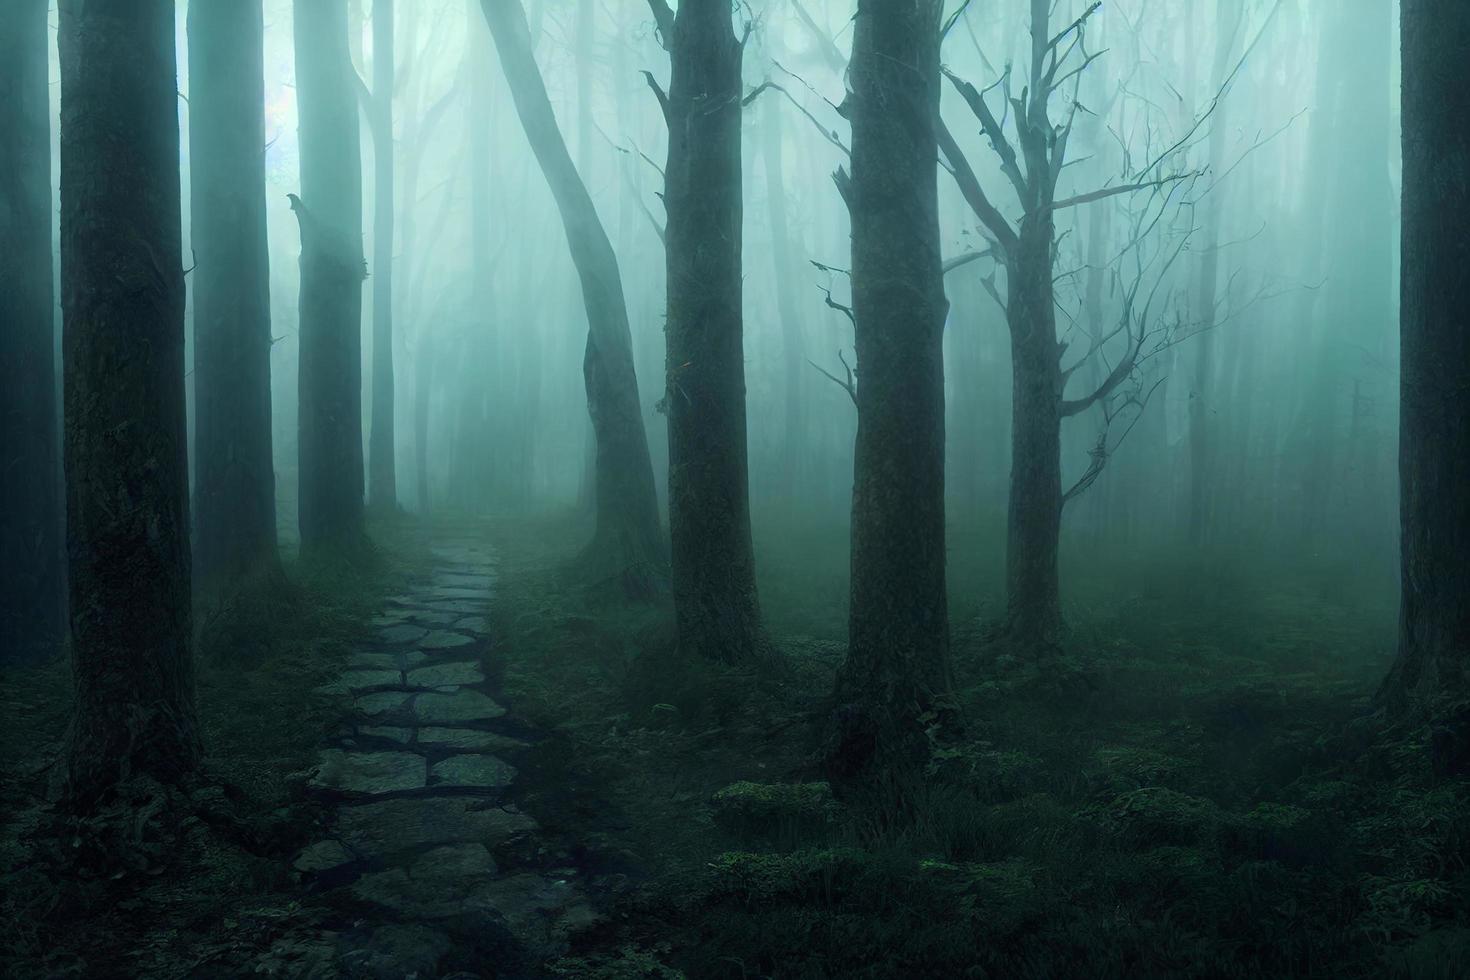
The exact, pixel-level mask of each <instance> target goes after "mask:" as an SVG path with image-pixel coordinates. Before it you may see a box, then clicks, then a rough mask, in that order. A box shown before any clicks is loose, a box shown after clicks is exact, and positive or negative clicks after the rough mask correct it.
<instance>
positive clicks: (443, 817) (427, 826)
mask: <svg viewBox="0 0 1470 980" xmlns="http://www.w3.org/2000/svg"><path fill="white" fill-rule="evenodd" d="M535 827H536V821H534V820H532V819H531V818H530V817H528V816H526V815H525V814H524V813H522V812H520V811H519V810H517V809H515V808H514V807H497V806H486V805H485V801H484V800H483V799H474V798H471V797H465V796H429V797H415V798H405V799H396V800H381V801H379V802H375V803H361V804H358V805H355V806H342V807H338V808H337V834H338V836H340V837H341V839H342V840H343V841H344V842H346V843H347V844H348V845H349V846H351V847H352V848H353V849H355V850H356V851H358V852H359V853H362V854H364V855H368V856H372V857H383V856H385V855H390V854H395V853H398V852H400V851H411V850H416V849H418V848H421V847H428V846H430V845H436V844H466V843H480V844H485V845H487V846H490V847H495V846H497V845H499V844H501V843H503V842H504V841H506V840H507V839H509V838H511V837H514V836H515V835H516V834H521V833H525V832H527V831H530V830H534V829H535Z"/></svg>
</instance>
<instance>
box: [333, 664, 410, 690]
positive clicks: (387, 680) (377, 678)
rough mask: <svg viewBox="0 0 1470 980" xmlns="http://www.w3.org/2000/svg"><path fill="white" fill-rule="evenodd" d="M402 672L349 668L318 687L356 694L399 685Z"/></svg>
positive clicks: (401, 680)
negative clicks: (331, 680) (334, 678)
mask: <svg viewBox="0 0 1470 980" xmlns="http://www.w3.org/2000/svg"><path fill="white" fill-rule="evenodd" d="M401 686H403V674H401V673H399V672H398V671H397V670H396V669H395V670H349V671H347V672H346V673H344V674H343V675H342V676H341V677H339V678H337V679H336V680H335V681H333V682H332V683H330V684H325V685H323V686H322V687H320V688H318V689H317V690H319V691H325V692H327V693H332V694H349V693H350V694H358V693H360V692H363V691H371V690H373V689H375V688H384V687H401Z"/></svg>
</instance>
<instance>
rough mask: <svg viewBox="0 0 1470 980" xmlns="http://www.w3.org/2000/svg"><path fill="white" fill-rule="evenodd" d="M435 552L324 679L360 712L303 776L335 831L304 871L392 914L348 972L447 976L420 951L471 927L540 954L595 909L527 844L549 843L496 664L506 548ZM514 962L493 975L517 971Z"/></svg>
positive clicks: (451, 547)
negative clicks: (524, 777)
mask: <svg viewBox="0 0 1470 980" xmlns="http://www.w3.org/2000/svg"><path fill="white" fill-rule="evenodd" d="M433 558H434V561H433V569H432V572H431V573H430V574H429V575H428V577H427V578H426V579H425V580H423V581H421V582H419V583H417V584H415V585H414V586H413V587H412V588H410V589H409V590H408V591H407V592H406V593H404V594H402V595H397V596H393V597H391V598H390V599H389V600H388V601H387V605H386V606H385V607H384V608H383V609H382V611H381V613H380V614H379V615H378V616H377V617H376V618H375V619H374V620H373V622H372V630H373V639H372V640H371V642H369V643H367V644H365V645H363V646H362V647H361V648H360V650H359V651H358V652H357V653H355V654H353V656H352V658H351V659H350V661H349V663H348V665H347V668H346V669H345V670H344V671H343V673H342V675H341V676H340V677H339V678H337V679H336V680H335V681H334V682H333V683H332V684H330V685H328V686H327V688H326V690H328V691H330V692H332V693H339V694H347V695H349V696H350V697H351V699H352V712H351V716H350V717H348V718H345V719H344V721H343V726H342V729H341V731H340V733H339V735H338V737H337V738H335V739H334V740H333V742H332V744H329V745H326V746H324V747H323V748H322V750H321V753H320V757H319V759H318V764H317V767H316V770H315V772H314V773H313V775H312V776H311V779H310V782H309V783H308V787H307V788H308V792H310V793H311V794H313V795H314V796H316V797H317V798H319V799H320V800H321V801H322V802H323V804H324V805H325V807H326V810H327V820H326V822H325V827H326V832H325V834H324V835H323V836H322V839H321V840H319V841H317V842H316V843H313V844H312V845H311V846H309V847H307V848H305V849H304V850H303V851H301V852H300V854H298V855H297V856H296V858H295V861H294V868H295V870H296V872H297V873H298V874H300V875H301V877H302V879H303V882H304V883H305V884H306V886H307V887H309V888H313V889H316V890H318V891H323V892H327V893H329V894H330V895H334V896H341V897H344V898H346V899H347V900H348V902H349V904H351V905H353V906H359V905H360V906H362V907H364V909H365V910H366V911H367V914H368V915H369V916H372V917H373V918H377V919H380V920H381V921H382V923H384V926H383V935H382V936H377V937H374V936H373V935H366V936H362V935H359V936H357V937H355V938H354V940H353V942H352V943H349V944H348V945H351V946H354V947H355V948H353V949H351V950H344V956H345V957H347V958H348V959H349V960H351V959H352V958H353V957H356V961H354V962H348V963H346V964H344V965H345V966H347V967H349V968H350V969H349V971H348V972H349V973H351V974H353V975H359V976H383V977H390V976H404V975H409V974H411V973H416V975H417V976H420V977H429V976H436V975H439V974H438V972H437V970H436V968H435V967H434V966H433V965H431V964H430V963H428V962H426V961H425V957H426V956H432V958H433V959H435V960H437V959H438V958H439V954H440V953H442V952H444V951H447V950H451V949H454V948H455V947H456V946H461V947H462V946H463V942H464V938H465V937H466V936H470V937H472V939H473V943H472V945H473V947H474V948H475V949H478V950H481V951H484V950H490V949H495V950H500V951H501V952H503V953H504V955H505V956H508V957H511V958H518V959H522V960H523V961H524V962H526V963H527V964H530V963H534V962H539V961H541V960H544V959H545V958H547V957H550V956H554V955H557V954H558V953H560V952H562V951H563V950H564V948H565V939H566V936H567V934H568V933H569V932H570V931H572V930H574V929H576V928H578V927H580V926H584V925H586V924H589V923H590V922H591V921H593V920H594V919H595V913H594V912H593V911H592V908H591V906H590V904H589V903H588V901H587V897H586V890H585V888H584V886H583V884H582V882H581V881H580V880H579V877H578V874H577V872H576V870H575V869H571V868H545V867H538V866H536V863H535V861H534V858H526V857H524V855H535V854H537V853H540V852H544V851H547V850H552V851H554V850H555V849H554V848H540V847H538V846H537V843H538V842H537V840H536V838H537V834H538V830H539V828H538V825H537V823H536V821H535V820H534V819H532V818H531V817H530V816H529V815H527V814H526V813H523V812H522V811H521V810H519V809H518V808H517V807H516V806H515V805H514V804H513V803H511V802H510V798H511V797H512V795H513V791H514V788H515V785H516V778H517V770H516V766H515V764H514V760H515V758H516V757H517V755H518V754H519V753H521V752H524V751H525V750H526V749H527V748H528V747H529V745H528V742H527V741H526V738H527V737H529V736H528V735H527V733H526V732H525V731H522V730H518V729H517V727H516V726H515V725H514V724H513V723H512V721H511V719H510V718H509V717H508V714H507V711H506V709H505V707H503V706H502V705H501V704H500V703H499V702H498V701H497V700H496V699H495V697H494V695H493V691H492V690H491V688H490V684H491V682H490V680H489V679H488V677H487V672H486V664H487V658H488V653H489V648H490V638H489V636H488V635H487V630H488V627H487V623H486V614H487V611H488V608H487V607H488V605H489V602H490V598H491V595H492V593H493V590H494V587H495V580H496V559H495V557H494V555H493V554H492V553H490V552H488V551H485V550H481V549H480V548H478V547H476V546H475V545H472V544H466V543H453V544H440V545H438V546H436V547H435V548H434V549H433ZM518 855H519V856H520V857H518ZM374 911H376V912H377V913H378V914H377V915H376V916H374V915H373V913H374ZM405 929H407V930H409V933H410V934H409V935H408V936H405V935H404V930H405ZM359 932H361V930H359ZM369 932H371V930H369ZM390 932H391V933H392V935H389V933H390ZM460 959H461V960H462V959H463V957H460ZM506 965H507V962H506V961H504V960H502V962H500V963H497V964H495V965H494V968H490V967H488V966H487V968H486V969H485V971H484V972H483V975H484V976H501V975H507V971H506ZM457 969H459V970H464V969H465V967H464V966H463V965H459V966H458V967H457ZM511 972H512V973H513V972H514V971H511ZM455 975H456V976H460V975H462V974H459V973H456V974H455ZM463 975H467V976H475V975H476V973H475V972H473V971H470V972H468V973H466V974H463Z"/></svg>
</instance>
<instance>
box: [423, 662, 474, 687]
mask: <svg viewBox="0 0 1470 980" xmlns="http://www.w3.org/2000/svg"><path fill="white" fill-rule="evenodd" d="M484 680H485V675H484V674H483V673H481V672H480V668H479V665H477V664H474V663H471V662H470V661H458V662H455V663H448V664H435V665H434V666H432V667H420V668H418V669H417V670H411V671H409V673H408V684H409V686H410V687H458V686H459V685H461V684H480V683H482V682H484Z"/></svg>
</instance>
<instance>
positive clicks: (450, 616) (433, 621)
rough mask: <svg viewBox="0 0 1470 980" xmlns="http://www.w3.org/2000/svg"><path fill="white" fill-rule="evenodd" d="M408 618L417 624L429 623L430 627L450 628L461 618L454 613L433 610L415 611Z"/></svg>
mask: <svg viewBox="0 0 1470 980" xmlns="http://www.w3.org/2000/svg"><path fill="white" fill-rule="evenodd" d="M408 618H409V619H411V620H413V621H414V622H415V623H427V624H428V625H430V626H448V625H449V624H450V623H452V622H454V621H455V620H456V619H458V618H459V617H458V616H456V615H455V614H454V613H452V612H434V611H433V610H431V609H415V610H414V611H413V612H412V613H410V614H409V617H408Z"/></svg>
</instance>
